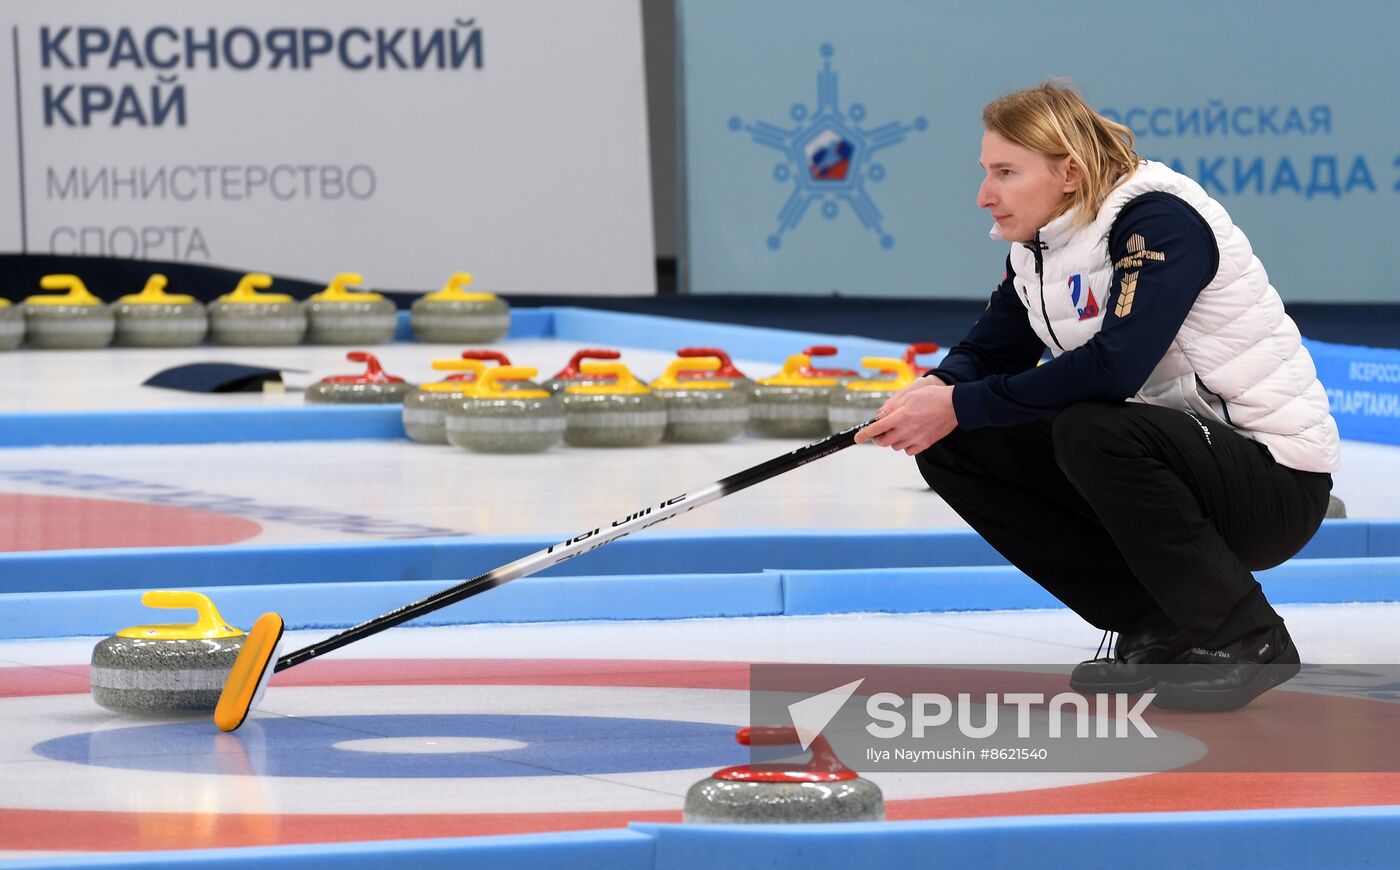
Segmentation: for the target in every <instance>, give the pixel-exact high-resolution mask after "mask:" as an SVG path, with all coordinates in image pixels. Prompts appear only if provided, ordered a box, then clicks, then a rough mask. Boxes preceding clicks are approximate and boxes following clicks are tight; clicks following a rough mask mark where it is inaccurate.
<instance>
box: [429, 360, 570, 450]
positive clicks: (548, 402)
mask: <svg viewBox="0 0 1400 870" xmlns="http://www.w3.org/2000/svg"><path fill="white" fill-rule="evenodd" d="M538 373H539V371H538V369H533V368H529V367H528V366H500V367H497V368H493V369H487V370H486V371H484V372H482V373H481V374H480V375H478V376H477V378H476V384H475V387H476V388H475V389H474V390H473V391H472V392H471V393H469V394H467V395H465V396H464V397H463V398H462V400H461V401H459V402H454V403H453V404H452V405H450V406H448V408H447V411H446V417H445V418H444V422H445V425H446V428H447V443H448V444H452V445H454V446H456V447H464V448H466V449H467V450H477V451H480V452H482V453H538V452H540V451H541V450H548V449H549V448H551V447H553V446H554V445H556V444H558V443H559V441H560V440H561V439H563V437H564V405H563V403H561V402H560V401H559V399H558V398H556V397H555V396H554V395H553V394H551V393H550V392H549V391H548V390H543V389H540V388H539V386H538V385H534V386H533V387H527V386H525V385H524V384H523V383H521V382H526V383H528V382H529V379H530V378H533V377H534V376H535V375H536V374H538Z"/></svg>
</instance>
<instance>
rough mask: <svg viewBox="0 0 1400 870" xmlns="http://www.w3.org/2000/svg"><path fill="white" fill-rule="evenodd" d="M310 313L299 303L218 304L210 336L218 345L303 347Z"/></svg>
mask: <svg viewBox="0 0 1400 870" xmlns="http://www.w3.org/2000/svg"><path fill="white" fill-rule="evenodd" d="M305 335H306V313H305V312H304V311H302V310H301V307H300V305H299V304H298V303H296V302H222V301H219V302H214V303H213V304H212V305H210V306H209V336H210V338H212V339H213V340H214V343H215V344H223V345H231V346H243V347H266V346H274V345H290V344H299V343H300V342H301V340H302V338H303V337H304V336H305Z"/></svg>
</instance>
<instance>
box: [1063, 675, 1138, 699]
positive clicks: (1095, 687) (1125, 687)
mask: <svg viewBox="0 0 1400 870" xmlns="http://www.w3.org/2000/svg"><path fill="white" fill-rule="evenodd" d="M1155 685H1157V678H1156V677H1143V678H1142V679H1140V680H1134V681H1133V682H1131V683H1084V682H1080V681H1079V680H1076V679H1074V678H1073V677H1071V678H1070V681H1069V687H1070V688H1071V689H1073V690H1075V691H1076V692H1078V693H1079V694H1081V695H1099V694H1103V695H1118V694H1123V695H1137V694H1141V693H1142V692H1146V691H1147V690H1149V689H1151V688H1152V687H1153V686H1155Z"/></svg>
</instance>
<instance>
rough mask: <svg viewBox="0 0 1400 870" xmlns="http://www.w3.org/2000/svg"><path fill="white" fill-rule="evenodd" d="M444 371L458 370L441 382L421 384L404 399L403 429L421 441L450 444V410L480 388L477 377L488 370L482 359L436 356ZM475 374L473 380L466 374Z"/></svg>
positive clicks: (438, 368) (435, 362) (434, 361)
mask: <svg viewBox="0 0 1400 870" xmlns="http://www.w3.org/2000/svg"><path fill="white" fill-rule="evenodd" d="M433 368H434V369H435V370H437V371H440V372H458V374H457V375H456V376H452V375H449V376H448V377H446V378H444V379H443V380H440V381H432V382H430V383H426V384H421V385H419V387H418V389H416V390H412V391H410V392H409V394H408V395H406V396H404V399H403V430H404V432H405V433H407V435H408V437H409V438H411V439H413V440H414V441H417V442H419V443H420V444H446V443H447V422H446V416H447V409H448V408H450V407H452V406H453V405H455V404H457V403H459V402H461V401H462V400H463V399H465V398H466V397H467V396H468V395H469V394H471V393H472V392H473V391H475V389H476V377H477V376H479V375H480V374H481V373H482V372H483V371H485V370H486V363H484V362H482V361H481V360H479V359H435V360H433ZM466 372H469V373H471V376H472V377H471V379H470V380H468V379H467V378H464V377H462V373H466Z"/></svg>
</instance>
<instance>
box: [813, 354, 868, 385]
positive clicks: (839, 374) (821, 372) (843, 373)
mask: <svg viewBox="0 0 1400 870" xmlns="http://www.w3.org/2000/svg"><path fill="white" fill-rule="evenodd" d="M802 352H803V353H805V354H806V355H807V356H808V358H809V362H808V363H807V365H805V366H803V367H802V374H803V375H804V376H806V377H809V378H834V379H835V380H836V382H837V383H838V384H840V385H841V386H843V387H844V386H845V385H846V382H847V381H853V380H855V379H857V378H859V377H860V372H858V371H856V370H855V369H841V368H818V367H817V366H814V365H812V363H811V362H810V360H811V359H813V358H815V357H819V356H822V357H825V356H836V348H835V347H834V346H832V345H829V344H814V345H812V346H811V347H809V348H807V349H805V350H803V351H802Z"/></svg>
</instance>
